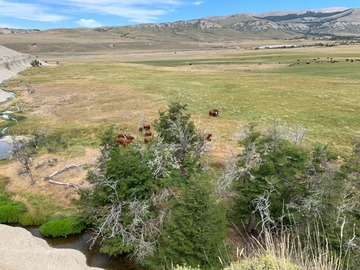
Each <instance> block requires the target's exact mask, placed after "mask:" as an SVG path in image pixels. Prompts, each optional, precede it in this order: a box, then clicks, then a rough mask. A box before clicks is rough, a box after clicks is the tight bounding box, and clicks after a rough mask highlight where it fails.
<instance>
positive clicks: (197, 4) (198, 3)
mask: <svg viewBox="0 0 360 270" xmlns="http://www.w3.org/2000/svg"><path fill="white" fill-rule="evenodd" d="M192 4H193V5H194V6H200V5H202V4H204V2H202V1H197V2H193V3H192Z"/></svg>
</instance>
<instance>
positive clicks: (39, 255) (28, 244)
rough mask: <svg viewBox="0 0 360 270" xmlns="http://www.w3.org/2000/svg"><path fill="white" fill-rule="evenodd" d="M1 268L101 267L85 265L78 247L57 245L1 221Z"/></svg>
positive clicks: (59, 269)
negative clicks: (58, 247)
mask: <svg viewBox="0 0 360 270" xmlns="http://www.w3.org/2000/svg"><path fill="white" fill-rule="evenodd" d="M0 254H1V256H0V269H3V270H23V269H27V270H38V269H43V270H64V269H71V270H90V269H91V270H101V268H94V267H89V266H87V265H86V258H85V256H84V254H82V253H81V252H80V251H77V250H75V249H55V248H52V247H50V246H49V245H48V244H47V243H46V241H45V240H43V239H40V238H36V237H34V236H32V235H31V233H30V232H28V231H27V230H25V229H23V228H20V227H11V226H7V225H3V224H0Z"/></svg>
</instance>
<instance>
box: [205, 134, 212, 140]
mask: <svg viewBox="0 0 360 270" xmlns="http://www.w3.org/2000/svg"><path fill="white" fill-rule="evenodd" d="M211 137H212V133H206V134H205V140H207V141H208V142H211Z"/></svg>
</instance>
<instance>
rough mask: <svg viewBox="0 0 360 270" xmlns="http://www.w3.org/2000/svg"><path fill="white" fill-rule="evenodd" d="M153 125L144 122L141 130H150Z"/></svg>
mask: <svg viewBox="0 0 360 270" xmlns="http://www.w3.org/2000/svg"><path fill="white" fill-rule="evenodd" d="M150 128H151V126H150V125H149V124H144V125H142V126H141V127H139V131H140V132H141V131H143V130H150Z"/></svg>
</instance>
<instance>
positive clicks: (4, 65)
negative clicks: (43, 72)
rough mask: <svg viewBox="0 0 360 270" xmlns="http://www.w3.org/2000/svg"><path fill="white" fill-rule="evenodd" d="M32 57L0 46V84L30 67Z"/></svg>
mask: <svg viewBox="0 0 360 270" xmlns="http://www.w3.org/2000/svg"><path fill="white" fill-rule="evenodd" d="M31 58H32V56H31V55H29V54H23V53H18V52H16V51H13V50H10V49H8V48H6V47H4V46H1V45H0V82H1V81H3V80H7V79H9V78H11V77H13V76H15V75H16V74H17V73H19V72H20V71H23V70H24V69H26V68H28V67H30V66H31V64H30V63H31Z"/></svg>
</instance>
